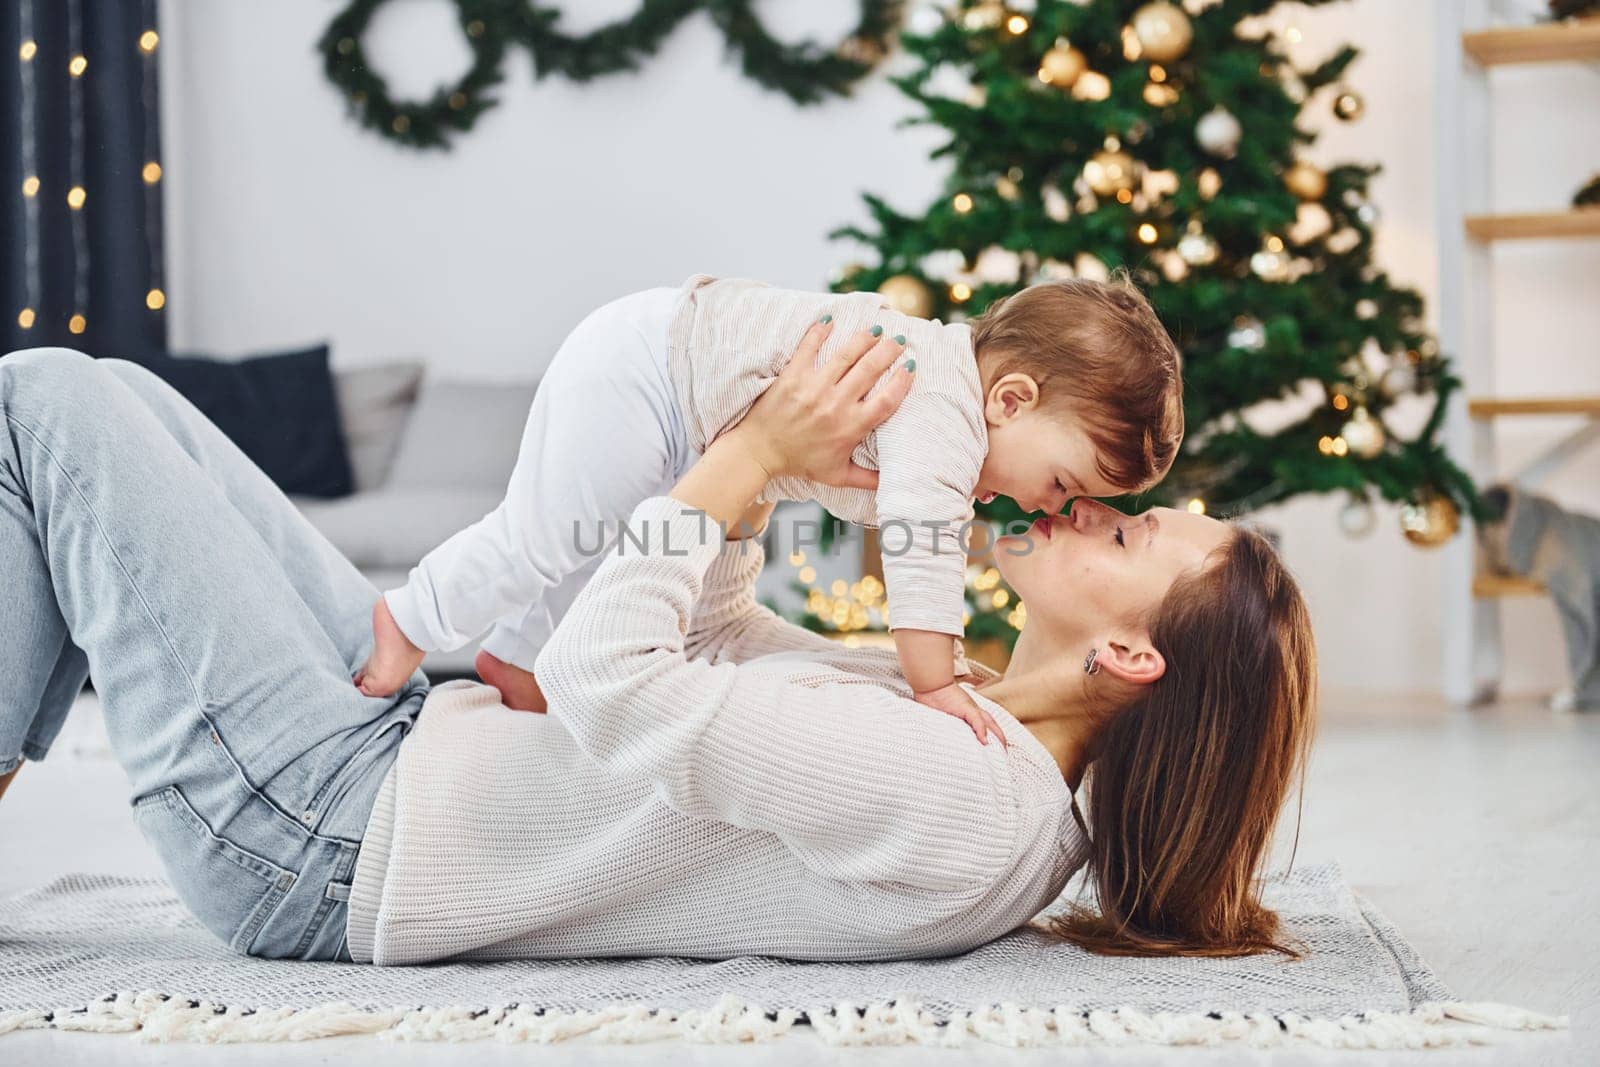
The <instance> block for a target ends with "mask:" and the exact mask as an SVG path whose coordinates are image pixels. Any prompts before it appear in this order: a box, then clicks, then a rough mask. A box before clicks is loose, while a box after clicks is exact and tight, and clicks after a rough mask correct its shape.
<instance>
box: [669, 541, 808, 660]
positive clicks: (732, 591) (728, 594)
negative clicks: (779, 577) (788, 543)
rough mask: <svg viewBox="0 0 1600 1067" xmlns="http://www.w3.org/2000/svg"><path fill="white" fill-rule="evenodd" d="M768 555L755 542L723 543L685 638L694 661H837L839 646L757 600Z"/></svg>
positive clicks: (703, 580)
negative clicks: (788, 657)
mask: <svg viewBox="0 0 1600 1067" xmlns="http://www.w3.org/2000/svg"><path fill="white" fill-rule="evenodd" d="M765 564H766V551H765V550H764V549H763V548H762V547H761V543H760V542H759V541H756V540H749V539H747V540H736V541H725V542H723V544H722V548H721V550H720V551H719V552H718V553H717V555H716V556H715V557H713V558H712V560H711V565H710V566H709V567H707V568H706V571H705V574H704V575H703V576H702V578H701V583H700V599H699V600H698V601H696V603H695V606H694V616H693V618H692V619H691V621H690V624H689V633H688V634H687V635H686V637H685V645H684V649H685V651H686V652H687V654H688V655H689V656H690V657H691V658H696V657H698V658H703V659H708V660H710V661H711V662H713V663H721V662H723V661H731V662H733V663H743V662H745V661H746V660H751V659H755V658H757V657H758V656H765V655H769V654H771V653H774V652H806V651H810V652H815V653H817V654H818V655H819V656H831V655H837V654H838V652H839V645H838V643H837V642H834V641H830V640H828V639H827V638H826V637H823V636H822V635H821V634H818V633H814V632H812V631H810V630H807V629H806V628H805V627H803V626H796V625H795V624H794V623H792V622H790V621H789V620H787V619H785V618H784V617H783V616H781V615H779V614H778V613H777V612H775V611H773V610H772V609H771V608H768V607H767V606H766V605H764V604H762V603H760V602H759V601H757V600H756V596H755V585H756V576H757V575H759V574H760V573H761V568H762V567H763V566H765Z"/></svg>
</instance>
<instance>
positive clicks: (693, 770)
mask: <svg viewBox="0 0 1600 1067" xmlns="http://www.w3.org/2000/svg"><path fill="white" fill-rule="evenodd" d="M819 345H820V337H819V336H817V333H816V331H815V330H813V332H812V333H810V334H808V335H807V337H806V338H805V339H804V340H803V342H802V343H801V344H800V346H799V348H798V350H797V354H796V358H794V359H793V360H792V362H791V363H790V365H789V367H788V369H787V370H785V371H784V373H783V374H782V375H781V376H780V377H779V379H778V380H777V382H776V384H775V385H774V386H773V387H772V388H771V389H769V390H768V391H767V392H766V393H765V394H764V395H763V397H762V398H761V400H760V401H759V402H758V403H757V404H756V405H755V407H754V408H753V409H752V410H751V411H750V413H749V414H748V415H747V416H746V418H745V419H744V420H743V421H742V422H741V423H740V424H739V425H738V426H737V427H736V428H735V429H734V430H732V431H730V432H728V433H726V434H724V435H723V436H722V437H720V438H718V439H717V440H716V441H715V442H714V443H713V444H712V445H711V446H710V447H709V448H708V449H707V450H706V452H705V454H704V455H703V456H701V457H700V458H699V459H698V461H697V462H696V463H695V464H694V465H693V466H692V467H691V468H690V469H689V471H688V472H687V473H686V474H685V475H684V476H683V478H682V479H681V480H680V481H679V482H678V484H677V485H676V487H675V488H674V489H673V490H672V492H671V494H670V495H669V496H662V497H653V498H651V499H648V500H646V501H644V502H643V503H641V504H640V505H639V506H638V508H637V509H636V510H635V512H634V514H633V516H632V517H631V519H630V520H629V524H628V528H629V530H630V537H629V538H626V539H624V541H623V542H622V543H621V551H613V552H611V553H610V554H608V555H607V557H606V559H605V560H604V561H603V563H602V564H601V565H600V567H599V568H598V570H597V573H596V575H595V577H594V579H593V580H592V582H591V583H590V584H589V585H588V586H587V587H586V588H585V589H584V591H583V593H582V594H581V595H580V597H579V598H578V599H577V600H576V602H575V603H574V605H573V606H572V608H571V609H570V611H569V613H568V614H567V615H566V617H565V618H564V619H563V621H562V622H561V624H560V626H559V627H558V629H557V632H556V634H555V636H554V637H553V639H552V640H551V642H550V643H549V644H548V645H547V646H546V647H545V649H544V651H543V653H542V654H541V656H540V658H539V660H538V670H537V674H538V678H539V681H540V684H541V686H542V688H543V690H544V693H545V695H546V697H547V698H548V701H549V712H548V714H533V713H521V712H513V711H510V710H508V709H506V708H504V707H503V706H501V705H500V703H499V699H498V696H499V694H498V693H497V692H496V691H495V690H494V689H492V688H488V687H484V686H479V685H474V684H470V683H466V682H454V683H449V684H446V685H444V686H441V687H439V688H437V689H434V690H433V691H432V692H431V694H430V692H429V687H428V684H427V681H426V679H424V678H423V677H422V675H421V674H420V673H419V674H417V675H416V676H414V677H413V679H412V680H411V683H410V684H409V685H407V686H406V687H404V688H402V689H401V691H400V692H398V693H397V694H395V695H394V696H392V697H386V698H370V697H366V696H363V695H362V694H361V693H360V692H359V691H358V690H357V689H356V688H355V687H354V686H353V685H352V683H351V676H352V672H354V671H355V670H356V669H357V667H359V665H360V664H361V663H363V662H364V660H365V658H366V655H367V653H368V652H369V651H370V649H369V645H370V626H369V619H370V612H371V608H372V604H373V602H374V600H375V599H376V596H377V593H376V590H374V589H373V587H372V586H371V585H370V584H369V583H368V582H367V581H366V579H364V578H363V577H362V576H361V575H360V574H359V573H358V572H357V571H356V569H355V568H354V567H353V566H351V565H350V564H349V563H348V562H347V561H346V560H345V559H344V558H342V557H341V556H340V555H339V554H338V553H337V551H336V550H335V549H334V548H333V547H332V546H331V545H330V544H329V543H328V542H327V541H325V540H324V539H323V538H322V536H321V535H320V534H318V533H317V532H316V531H315V530H314V529H313V528H312V527H311V526H310V525H309V524H308V523H307V522H306V521H305V520H304V519H303V518H302V517H301V515H300V514H299V512H297V511H296V510H295V508H294V506H293V505H292V504H290V503H289V501H288V500H287V499H286V498H285V497H284V496H283V495H282V494H281V493H279V492H278V491H277V489H276V488H275V487H274V486H273V485H272V484H271V482H270V481H269V480H268V479H267V478H266V477H265V476H264V475H263V474H262V473H261V472H260V471H259V470H257V469H256V468H255V467H254V466H252V465H251V464H250V462H249V461H248V460H246V459H245V457H244V456H243V455H242V454H241V453H240V452H239V451H238V450H237V449H236V448H235V447H234V446H233V445H232V444H231V443H230V442H229V441H228V440H227V439H226V438H224V437H223V436H222V434H221V433H220V432H219V431H218V430H217V429H216V428H215V427H213V426H212V425H211V424H210V423H209V422H207V421H206V420H205V419H204V418H203V417H202V416H201V415H200V414H199V413H198V412H197V411H196V410H195V409H194V408H193V407H191V406H190V405H189V404H188V403H187V402H185V401H184V400H183V399H182V398H181V397H179V396H178V395H177V394H176V393H174V392H173V391H171V390H170V389H169V388H168V387H167V386H166V385H164V384H163V383H162V382H161V381H159V380H158V379H157V378H155V377H154V376H153V375H151V374H149V373H147V372H146V371H144V370H143V369H141V368H140V367H138V366H135V365H133V364H131V363H126V362H122V361H117V360H98V361H97V360H91V359H89V358H87V357H85V356H83V355H80V354H78V353H74V352H70V351H67V350H62V349H38V350H32V351H27V352H19V353H14V354H12V355H9V356H6V357H5V358H4V359H0V410H3V412H4V418H5V434H4V437H3V438H0V573H3V574H4V576H5V577H4V581H3V583H0V618H3V619H4V625H3V629H0V789H3V788H4V784H5V783H6V782H8V781H9V780H10V777H11V776H12V775H14V774H15V773H16V769H17V768H18V766H19V765H20V763H21V761H22V759H23V758H24V757H25V758H27V759H31V760H37V759H42V758H43V757H44V755H45V752H46V750H47V749H48V748H49V746H50V743H51V741H52V740H53V738H54V737H55V735H56V733H57V731H58V730H59V728H60V725H61V722H62V719H63V718H64V716H65V715H66V713H67V709H68V708H69V706H70V705H71V704H72V702H73V699H74V697H75V695H76V694H77V692H78V690H79V689H80V688H81V686H82V684H83V682H84V679H85V677H86V676H92V677H93V679H94V683H95V687H96V689H97V690H98V692H99V694H100V697H101V701H102V704H103V708H104V715H105V721H106V726H107V730H108V733H109V736H110V739H111V745H112V748H113V750H114V752H115V754H116V757H117V759H118V760H119V761H120V762H121V764H122V766H123V767H124V769H125V770H126V772H127V774H128V776H129V778H130V780H131V783H132V788H133V797H134V799H133V807H134V816H135V819H136V821H137V823H138V825H139V827H140V829H141V831H142V832H143V833H144V834H145V836H146V837H147V838H148V839H149V840H150V842H151V843H152V845H153V846H154V847H155V849H156V850H157V852H158V853H159V854H160V856H161V859H162V861H163V863H164V864H165V867H166V870H167V874H168V878H169V880H170V881H171V883H172V885H173V887H174V889H175V890H176V891H177V893H178V895H179V896H180V897H181V898H182V899H183V901H184V902H185V903H186V905H187V906H188V907H189V908H190V909H191V910H192V911H193V912H194V914H195V915H196V916H197V917H198V918H199V920H200V921H201V922H202V923H204V924H205V926H206V927H207V928H209V929H210V930H211V931H213V932H214V933H215V934H216V935H217V936H218V937H220V938H221V939H222V940H224V941H225V942H227V943H228V944H229V945H230V946H231V947H232V948H233V949H235V950H237V951H239V952H243V953H249V954H252V955H256V956H265V957H280V958H283V957H287V958H297V959H308V960H317V959H321V960H329V959H340V960H350V959H355V960H358V961H371V962H374V963H379V964H401V963H418V962H422V961H427V960H437V959H443V958H447V957H458V958H478V959H486V958H504V957H551V956H574V957H583V956H619V955H627V956H636V955H686V956H697V957H709V958H721V957H730V956H737V955H744V954H765V955H775V956H787V957H792V958H799V959H833V960H846V959H888V958H905V957H924V956H938V955H947V954H951V953H956V952H961V951H965V950H967V949H970V948H972V947H974V946H976V945H979V944H981V943H983V942H985V941H988V940H990V939H992V938H995V937H998V936H1000V935H1002V934H1004V933H1006V932H1007V931H1009V930H1011V929H1013V928H1015V927H1017V926H1019V925H1021V924H1023V923H1026V922H1027V921H1028V920H1030V919H1031V918H1032V917H1033V916H1035V915H1036V914H1037V913H1038V912H1039V911H1040V910H1041V909H1043V908H1044V907H1045V906H1046V905H1047V904H1049V903H1050V902H1051V901H1052V900H1053V899H1054V898H1055V897H1056V896H1057V895H1058V894H1059V893H1060V891H1061V890H1062V888H1063V885H1064V884H1065V882H1066V881H1067V878H1068V877H1069V875H1071V874H1072V873H1073V872H1074V871H1076V870H1077V869H1078V868H1080V867H1082V866H1083V865H1084V864H1087V865H1088V868H1089V879H1090V884H1091V885H1092V886H1093V889H1094V891H1095V894H1094V895H1095V900H1094V901H1093V906H1091V907H1086V908H1083V909H1080V910H1078V911H1075V912H1073V913H1071V914H1069V915H1067V916H1064V917H1061V918H1060V919H1058V920H1056V921H1055V922H1054V923H1053V929H1055V930H1056V931H1057V932H1058V933H1060V934H1061V935H1062V936H1064V937H1066V938H1069V939H1071V940H1073V941H1075V942H1077V943H1079V944H1083V945H1086V946H1088V947H1090V948H1093V949H1096V950H1100V951H1108V952H1124V953H1144V954H1164V953H1188V954H1207V955H1225V954H1239V953H1248V952H1258V951H1264V950H1270V949H1275V948H1284V947H1285V946H1282V945H1281V944H1280V943H1279V937H1278V929H1277V920H1276V917H1275V916H1274V915H1273V914H1272V913H1271V912H1269V911H1266V910H1265V909H1263V908H1262V907H1261V906H1260V903H1259V897H1258V891H1257V886H1256V881H1255V877H1256V874H1257V872H1258V869H1259V867H1260V865H1261V863H1262V862H1263V859H1264V857H1265V854H1266V851H1267V849H1268V846H1269V843H1270V840H1271V837H1272V829H1273V826H1274V823H1275V821H1276V818H1277V814H1278V811H1279V809H1280V807H1281V806H1282V804H1283V801H1284V798H1285V796H1286V794H1287V792H1288V790H1289V788H1290V787H1291V785H1292V784H1293V782H1294V780H1295V779H1296V777H1297V774H1298V773H1299V772H1300V770H1301V768H1302V767H1303V762H1304V756H1305V750H1306V746H1307V745H1308V743H1309V739H1310V735H1311V730H1312V722H1313V700H1314V695H1313V677H1314V663H1313V660H1314V651H1313V647H1312V641H1311V635H1310V629H1309V625H1308V621H1307V617H1306V612H1305V607H1304V604H1303V602H1302V600H1301V597H1300V594H1299V592H1298V590H1297V589H1296V587H1295V585H1294V583H1293V581H1292V580H1291V579H1290V577H1289V576H1288V574H1287V573H1286V571H1285V570H1284V568H1283V566H1282V564H1281V563H1280V562H1279V560H1278V558H1277V557H1276V556H1275V555H1274V553H1273V552H1272V550H1271V548H1270V547H1269V546H1268V545H1267V544H1266V543H1265V542H1264V541H1263V540H1262V538H1261V537H1260V536H1258V535H1257V534H1255V533H1252V532H1250V531H1248V530H1246V529H1242V528H1238V527H1234V526H1231V525H1228V524H1225V523H1222V522H1218V521H1216V520H1214V519H1210V518H1206V517H1204V516H1200V515H1192V514H1189V513H1188V512H1184V511H1172V510H1168V509H1156V510H1153V511H1150V512H1147V513H1145V514H1143V515H1139V516H1134V517H1131V518H1129V517H1126V516H1123V515H1121V514H1120V513H1118V512H1115V511H1113V510H1111V509H1109V508H1107V507H1105V506H1103V505H1098V504H1094V503H1092V502H1089V501H1086V500H1082V499H1080V500H1078V501H1077V502H1076V504H1075V506H1074V507H1073V508H1072V509H1071V512H1070V514H1069V515H1065V516H1053V517H1048V518H1045V519H1041V520H1039V522H1037V523H1036V524H1035V525H1034V526H1033V527H1031V528H1030V529H1029V530H1028V532H1027V533H1025V534H1023V535H1020V536H1015V537H1010V538H1005V539H1002V540H1001V541H1000V542H999V543H998V546H997V551H996V552H995V560H996V565H997V566H998V567H999V568H1000V570H1001V573H1002V574H1003V575H1004V577H1005V579H1006V580H1007V582H1009V583H1010V585H1011V586H1012V588H1014V589H1015V590H1016V591H1017V593H1018V594H1019V596H1020V597H1021V598H1022V599H1023V600H1024V601H1026V603H1027V605H1028V623H1027V627H1026V628H1025V629H1024V630H1023V631H1022V634H1021V636H1020V638H1019V640H1018V642H1017V646H1016V651H1015V654H1014V656H1013V658H1012V661H1011V666H1010V669H1009V670H1007V671H1006V673H1005V674H1004V675H997V674H995V673H993V672H991V671H989V670H987V669H984V668H980V667H976V666H974V667H973V668H972V669H973V672H974V673H973V674H972V676H971V677H970V678H969V679H968V682H969V687H970V690H971V692H972V693H973V694H974V696H975V698H976V699H977V700H978V701H979V703H980V704H981V706H982V707H983V708H984V709H985V710H986V711H987V712H988V714H989V715H990V716H991V717H992V718H993V720H994V722H995V724H996V725H997V726H998V727H999V729H1000V732H1001V733H1002V734H1003V735H1004V739H1005V740H1004V743H1001V742H1000V741H998V740H991V741H990V742H989V743H987V744H986V743H983V742H980V741H979V740H978V739H977V738H976V737H975V736H974V734H973V731H972V730H971V729H969V728H968V726H967V725H966V723H964V722H962V721H961V720H959V719H955V718H952V717H950V716H945V715H938V714H931V713H929V711H928V710H927V709H926V708H924V707H921V706H920V705H918V704H916V703H915V702H914V701H913V700H912V698H911V694H910V691H909V689H907V688H906V686H905V684H904V681H903V679H901V677H900V676H899V674H898V673H897V671H896V668H895V658H894V654H893V653H892V652H891V651H889V650H872V649H851V648H845V647H842V646H840V645H838V644H836V643H834V642H831V641H828V640H826V639H824V638H821V637H819V636H817V635H815V634H811V633H809V632H807V631H804V630H801V629H799V628H796V627H794V626H791V625H789V624H788V623H786V622H784V621H782V620H781V619H779V618H778V617H776V616H775V615H773V614H772V613H771V612H770V611H768V610H766V609H765V608H762V607H760V606H759V605H758V604H757V603H756V602H755V599H754V596H753V592H752V589H753V583H754V580H755V576H756V574H757V572H758V571H759V570H760V569H761V562H762V560H761V551H760V549H759V548H758V547H757V545H756V542H754V541H753V540H749V539H743V540H742V539H740V538H739V536H738V534H739V532H740V531H741V525H742V528H743V530H744V532H746V533H748V532H749V531H750V530H751V529H759V528H760V527H762V526H764V524H765V522H766V519H767V515H768V513H769V511H770V506H765V507H763V506H760V505H754V504H753V501H754V500H755V498H756V496H757V494H758V493H759V492H760V490H761V488H762V487H763V485H764V484H765V482H766V481H767V479H769V478H772V477H777V476H779V475H795V476H799V477H806V478H815V479H817V480H819V481H823V482H829V483H832V484H845V483H847V482H848V483H852V484H862V482H863V479H865V480H868V481H870V477H871V475H870V474H868V473H867V472H864V471H863V470H862V469H861V468H859V467H854V466H853V465H852V463H851V461H850V455H851V452H852V450H853V448H854V446H855V445H856V443H857V442H859V441H860V440H861V439H862V438H863V437H864V436H865V435H866V433H867V432H868V431H869V430H870V429H871V428H872V427H874V426H876V425H877V424H878V423H879V422H881V421H882V420H883V419H884V418H886V417H887V415H888V414H889V412H890V411H892V410H893V408H894V407H895V406H896V405H897V404H898V403H899V401H900V400H901V399H902V398H903V397H904V395H905V393H906V392H907V391H908V390H909V389H910V387H911V381H912V378H913V377H914V376H913V375H912V374H910V373H908V372H901V371H898V370H897V371H896V372H895V373H893V374H891V375H889V377H888V378H887V379H886V380H885V383H884V384H883V385H882V386H880V387H879V388H877V389H876V390H874V389H873V385H874V383H876V382H878V380H879V379H880V377H881V376H882V375H883V374H884V372H885V371H887V370H888V369H889V368H890V366H891V364H892V362H893V360H894V358H895V356H896V355H897V354H898V350H897V349H896V346H894V345H892V344H887V343H883V342H876V343H875V342H874V339H873V338H872V337H870V336H869V335H867V334H862V335H860V336H859V337H858V338H853V339H851V341H850V342H849V343H848V344H847V345H846V346H845V347H844V349H843V350H842V351H841V353H840V354H839V356H837V357H836V358H834V359H832V360H830V361H829V362H828V363H826V364H824V365H822V366H821V367H816V366H814V363H815V357H816V354H817V352H818V350H819V348H818V346H819ZM724 533H727V534H728V537H727V538H726V539H725V538H724ZM641 542H642V544H643V547H642V548H641V547H640V545H641ZM1086 771H1087V773H1088V777H1089V779H1090V789H1089V791H1088V796H1087V803H1086V805H1085V807H1086V809H1087V814H1086V817H1085V816H1083V815H1081V814H1080V812H1079V809H1078V806H1077V805H1076V804H1075V803H1074V801H1073V789H1074V788H1075V787H1076V786H1077V785H1078V782H1079V779H1080V777H1082V776H1083V775H1084V774H1085V772H1086Z"/></svg>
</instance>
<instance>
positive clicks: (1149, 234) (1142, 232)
mask: <svg viewBox="0 0 1600 1067" xmlns="http://www.w3.org/2000/svg"><path fill="white" fill-rule="evenodd" d="M1139 240H1141V241H1143V242H1144V243H1145V244H1147V245H1153V244H1155V243H1156V228H1155V227H1154V226H1152V225H1150V223H1148V222H1141V223H1139Z"/></svg>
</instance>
